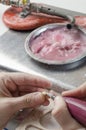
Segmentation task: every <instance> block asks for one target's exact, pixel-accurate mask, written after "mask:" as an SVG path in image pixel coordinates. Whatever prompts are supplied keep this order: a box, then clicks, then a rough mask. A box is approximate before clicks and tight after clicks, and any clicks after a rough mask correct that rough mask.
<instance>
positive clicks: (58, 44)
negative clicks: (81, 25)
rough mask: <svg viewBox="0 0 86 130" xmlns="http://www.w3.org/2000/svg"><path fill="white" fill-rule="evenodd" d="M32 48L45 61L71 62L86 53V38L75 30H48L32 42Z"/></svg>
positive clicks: (61, 28)
mask: <svg viewBox="0 0 86 130" xmlns="http://www.w3.org/2000/svg"><path fill="white" fill-rule="evenodd" d="M30 48H31V51H32V52H33V53H34V54H35V56H37V57H39V58H42V59H45V60H52V61H66V60H71V59H75V58H77V57H78V56H79V55H81V54H83V53H84V52H85V51H86V36H85V34H84V33H82V32H81V31H80V30H78V29H75V28H72V29H70V30H68V29H67V28H66V27H58V28H55V29H48V30H46V31H44V32H42V33H41V34H40V35H39V36H37V37H35V38H34V39H33V40H32V41H31V44H30Z"/></svg>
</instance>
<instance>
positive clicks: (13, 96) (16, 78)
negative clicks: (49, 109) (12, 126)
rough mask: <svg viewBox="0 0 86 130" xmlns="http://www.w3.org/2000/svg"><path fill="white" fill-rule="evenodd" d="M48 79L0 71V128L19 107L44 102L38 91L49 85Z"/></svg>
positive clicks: (28, 106) (30, 106)
mask: <svg viewBox="0 0 86 130" xmlns="http://www.w3.org/2000/svg"><path fill="white" fill-rule="evenodd" d="M50 85H51V84H50V83H49V81H47V80H46V79H44V78H41V77H39V76H34V75H31V74H25V73H0V129H2V128H4V127H5V125H6V124H7V122H8V121H9V120H10V119H11V118H12V116H13V115H14V114H15V113H16V112H17V111H18V110H20V109H23V108H32V107H36V106H38V105H41V104H44V103H45V102H46V99H45V97H44V95H43V94H42V93H41V92H40V91H43V90H44V89H47V88H49V87H50Z"/></svg>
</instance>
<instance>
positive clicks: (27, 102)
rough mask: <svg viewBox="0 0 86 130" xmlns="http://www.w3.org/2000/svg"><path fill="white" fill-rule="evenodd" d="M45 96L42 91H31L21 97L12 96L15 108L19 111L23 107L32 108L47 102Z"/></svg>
mask: <svg viewBox="0 0 86 130" xmlns="http://www.w3.org/2000/svg"><path fill="white" fill-rule="evenodd" d="M45 100H46V99H45V96H44V95H43V94H42V93H41V92H35V93H30V94H27V95H24V96H21V97H17V98H11V103H12V106H14V108H15V109H14V110H15V111H18V110H20V109H23V108H32V107H36V106H38V105H41V104H43V103H44V102H45Z"/></svg>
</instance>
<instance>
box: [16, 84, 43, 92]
mask: <svg viewBox="0 0 86 130" xmlns="http://www.w3.org/2000/svg"><path fill="white" fill-rule="evenodd" d="M18 90H19V91H20V92H24V91H25V92H27V91H28V92H36V91H43V90H44V89H43V88H39V87H34V86H31V85H29V86H20V87H19V89H18Z"/></svg>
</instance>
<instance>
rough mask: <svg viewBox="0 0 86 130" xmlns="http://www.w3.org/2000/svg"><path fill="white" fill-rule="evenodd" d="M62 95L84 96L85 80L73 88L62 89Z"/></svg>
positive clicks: (85, 91)
mask: <svg viewBox="0 0 86 130" xmlns="http://www.w3.org/2000/svg"><path fill="white" fill-rule="evenodd" d="M62 95H63V96H70V97H77V98H86V82H85V83H84V84H82V85H80V86H79V87H78V88H75V89H73V90H69V91H64V92H63V93H62Z"/></svg>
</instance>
